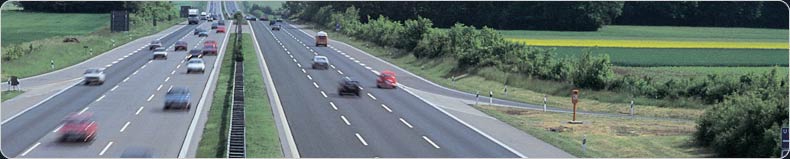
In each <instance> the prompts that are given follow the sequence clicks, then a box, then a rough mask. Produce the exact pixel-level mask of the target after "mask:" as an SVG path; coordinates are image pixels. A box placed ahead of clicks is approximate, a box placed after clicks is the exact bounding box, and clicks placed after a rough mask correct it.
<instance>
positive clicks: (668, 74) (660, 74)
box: [613, 66, 788, 82]
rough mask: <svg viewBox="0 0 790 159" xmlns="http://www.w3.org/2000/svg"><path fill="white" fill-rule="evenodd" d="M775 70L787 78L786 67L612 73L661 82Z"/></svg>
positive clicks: (645, 69)
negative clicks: (711, 75)
mask: <svg viewBox="0 0 790 159" xmlns="http://www.w3.org/2000/svg"><path fill="white" fill-rule="evenodd" d="M774 68H776V69H777V73H779V77H786V76H788V68H787V67H700V66H690V67H687V66H681V67H621V66H615V67H614V68H613V70H614V72H615V73H617V74H618V75H634V76H649V77H652V78H653V79H655V80H656V81H657V82H663V81H666V80H669V79H676V78H684V79H688V78H696V79H702V78H707V77H706V76H707V75H708V74H716V75H721V76H740V75H745V74H749V73H755V74H762V73H767V72H770V71H771V70H772V69H774Z"/></svg>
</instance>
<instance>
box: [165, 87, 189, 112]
mask: <svg viewBox="0 0 790 159" xmlns="http://www.w3.org/2000/svg"><path fill="white" fill-rule="evenodd" d="M190 97H191V95H190V93H189V88H187V87H173V89H170V90H168V91H167V94H165V108H164V109H165V110H167V109H170V108H181V109H189V108H190V107H191V106H192V104H191V103H190V102H189V100H190Z"/></svg>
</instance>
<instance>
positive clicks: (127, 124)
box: [121, 121, 132, 132]
mask: <svg viewBox="0 0 790 159" xmlns="http://www.w3.org/2000/svg"><path fill="white" fill-rule="evenodd" d="M131 123H132V122H129V121H127V122H126V124H123V127H121V132H123V131H124V130H126V127H128V126H129V124H131Z"/></svg>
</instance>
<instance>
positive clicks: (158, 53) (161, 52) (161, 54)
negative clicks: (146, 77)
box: [153, 48, 167, 60]
mask: <svg viewBox="0 0 790 159" xmlns="http://www.w3.org/2000/svg"><path fill="white" fill-rule="evenodd" d="M158 58H163V59H165V60H167V51H165V49H163V48H157V49H155V50H154V57H153V59H158Z"/></svg>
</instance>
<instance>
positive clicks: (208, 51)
mask: <svg viewBox="0 0 790 159" xmlns="http://www.w3.org/2000/svg"><path fill="white" fill-rule="evenodd" d="M203 55H217V48H216V47H214V46H203Z"/></svg>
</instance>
